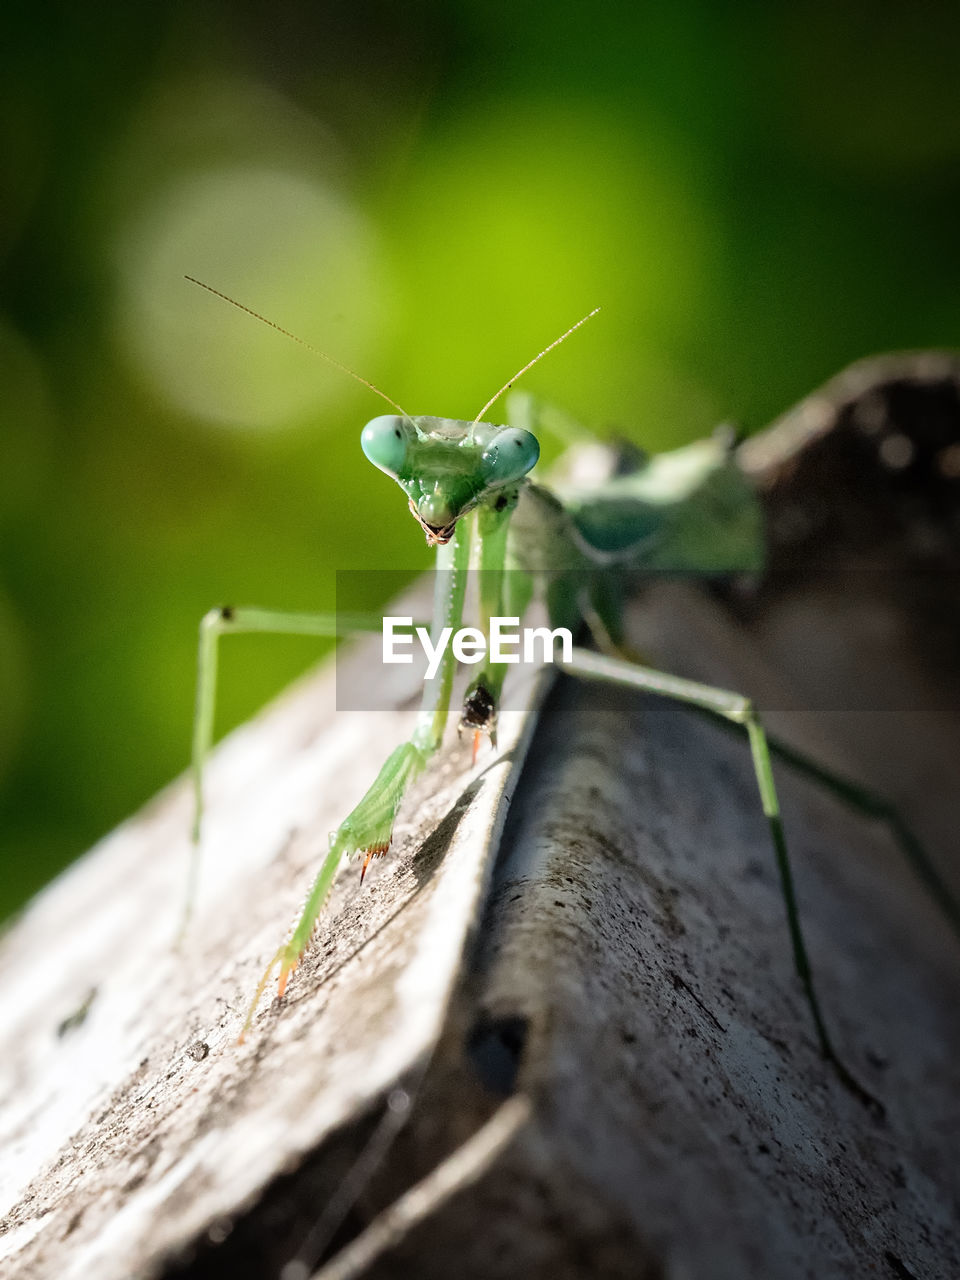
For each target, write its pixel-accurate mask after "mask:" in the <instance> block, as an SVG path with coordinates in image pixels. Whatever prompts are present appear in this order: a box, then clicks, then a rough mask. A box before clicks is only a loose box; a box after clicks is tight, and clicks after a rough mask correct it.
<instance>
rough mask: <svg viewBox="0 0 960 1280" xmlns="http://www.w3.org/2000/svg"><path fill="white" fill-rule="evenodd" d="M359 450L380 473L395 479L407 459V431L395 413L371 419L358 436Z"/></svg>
mask: <svg viewBox="0 0 960 1280" xmlns="http://www.w3.org/2000/svg"><path fill="white" fill-rule="evenodd" d="M360 448H361V449H362V450H363V452H364V453H365V454H366V456H367V457H368V458H369V460H370V461H371V462H372V463H373V465H374V466H375V467H379V468H380V470H381V471H385V472H386V473H387V475H388V476H392V477H393V478H394V480H396V479H397V477H398V476H399V474H400V472H401V471H402V469H403V464H404V462H405V461H406V457H407V429H406V424H405V423H404V421H403V419H402V418H401V417H399V416H398V415H397V414H395V413H385V414H383V415H381V417H379V418H371V420H370V421H369V422H368V423H367V425H366V426H365V427H364V428H363V431H362V432H361V434H360Z"/></svg>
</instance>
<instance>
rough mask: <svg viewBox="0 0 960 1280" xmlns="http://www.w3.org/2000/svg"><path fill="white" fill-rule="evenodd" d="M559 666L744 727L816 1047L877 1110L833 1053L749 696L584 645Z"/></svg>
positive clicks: (765, 747)
mask: <svg viewBox="0 0 960 1280" xmlns="http://www.w3.org/2000/svg"><path fill="white" fill-rule="evenodd" d="M561 665H562V668H563V669H564V670H565V671H567V672H569V673H570V674H571V675H576V676H580V677H582V678H584V679H587V680H599V681H603V682H606V683H612V684H616V685H621V686H626V687H628V688H634V689H640V690H643V691H644V692H647V693H654V694H657V695H659V696H661V697H665V698H671V699H674V700H675V701H679V702H683V703H686V704H687V705H690V706H694V707H697V708H699V709H701V710H703V711H706V712H708V713H709V714H711V715H712V716H716V717H719V718H720V719H722V720H726V721H728V722H730V723H732V724H735V725H739V726H741V727H742V728H743V729H745V730H746V733H747V737H748V740H749V743H750V754H751V757H752V760H753V769H754V774H755V775H756V780H757V787H758V790H759V792H760V800H761V804H762V806H763V812H764V816H765V817H766V820H767V825H768V828H769V831H770V838H771V843H772V845H773V851H774V856H775V859H776V864H777V871H778V873H779V877H780V888H781V892H782V894H783V900H784V905H785V907H786V914H787V925H788V928H789V931H790V941H791V945H792V948H793V959H794V965H795V967H796V971H797V975H798V976H799V978H800V982H801V984H802V986H803V991H804V995H805V997H806V1001H807V1005H808V1007H809V1009H810V1014H811V1016H812V1018H813V1023H814V1027H815V1028H816V1033H817V1039H818V1041H819V1044H820V1051H821V1053H822V1054H823V1056H824V1058H825V1059H826V1060H827V1061H828V1062H829V1063H830V1064H831V1066H832V1067H833V1069H834V1071H835V1072H836V1074H837V1076H838V1078H839V1080H840V1081H841V1083H842V1084H843V1085H844V1086H845V1087H846V1088H847V1089H849V1090H850V1091H851V1092H852V1093H853V1094H855V1095H856V1097H857V1098H858V1099H859V1100H860V1101H861V1102H863V1103H865V1104H866V1105H867V1106H869V1107H870V1109H871V1110H872V1111H874V1112H875V1113H877V1112H880V1113H882V1110H883V1108H882V1106H881V1104H880V1103H879V1102H877V1100H876V1099H875V1098H874V1097H873V1096H872V1095H871V1094H870V1093H868V1092H867V1090H866V1089H864V1088H863V1086H862V1085H861V1084H860V1083H859V1082H858V1081H857V1080H856V1079H855V1077H854V1076H853V1075H852V1074H851V1073H850V1071H849V1070H848V1069H847V1067H846V1066H845V1065H844V1063H843V1062H842V1060H841V1059H840V1057H839V1056H838V1054H837V1052H836V1050H835V1049H834V1047H833V1042H832V1040H831V1038H830V1034H829V1032H828V1030H827V1026H826V1023H825V1021H824V1017H823V1012H822V1010H821V1007H820V1000H819V997H818V995H817V990H816V987H815V985H814V980H813V971H812V969H811V965H810V958H809V955H808V953H807V946H806V943H805V941H804V937H803V930H802V928H801V924H800V913H799V910H798V907H797V898H796V892H795V889H794V883H793V871H792V869H791V866H790V857H789V853H788V850H787V841H786V836H785V834H784V830H783V822H782V819H781V815H780V802H779V800H778V797H777V792H776V787H775V785H774V780H773V768H772V765H771V761H770V747H769V744H768V742H767V736H766V733H765V731H764V729H763V726H762V725H761V723H760V721H759V719H758V717H757V714H756V712H755V710H754V708H753V705H752V703H751V702H750V699H749V698H745V697H743V696H742V695H741V694H738V693H731V692H729V691H728V690H726V689H717V688H713V687H712V686H710V685H704V684H699V683H697V682H696V681H693V680H685V679H682V678H681V677H679V676H671V675H667V674H666V673H664V672H661V671H655V670H653V669H652V668H650V667H645V666H642V665H640V664H636V663H633V662H630V661H628V660H627V659H625V658H617V657H611V656H609V655H606V654H599V653H593V652H591V651H590V650H587V649H580V648H574V649H573V651H572V653H571V656H570V661H569V662H563V663H562V664H561Z"/></svg>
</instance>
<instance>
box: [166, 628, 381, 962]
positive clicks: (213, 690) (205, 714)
mask: <svg viewBox="0 0 960 1280" xmlns="http://www.w3.org/2000/svg"><path fill="white" fill-rule="evenodd" d="M381 627H382V619H381V618H380V617H379V616H377V615H375V614H350V615H345V614H339V613H337V614H334V613H282V612H276V611H274V610H272V609H251V608H242V609H233V608H221V609H211V610H210V611H209V612H208V613H206V614H205V615H204V617H203V619H202V620H201V622H200V636H199V644H198V649H197V698H196V706H195V709H194V717H193V752H192V766H191V772H192V776H193V825H192V829H191V854H190V871H189V877H188V883H187V895H186V901H185V903H184V909H183V915H182V919H181V924H180V936H181V937H182V936H183V934H184V933H185V931H186V928H187V925H188V924H189V921H190V915H191V913H192V910H193V904H194V901H195V899H196V890H197V882H198V879H199V874H200V833H201V827H202V824H203V770H204V765H205V764H206V760H207V756H208V755H209V754H210V747H211V744H212V742H213V727H214V719H215V712H216V696H217V666H218V659H219V644H220V638H221V636H224V635H228V634H231V633H235V634H240V633H250V632H263V633H264V634H272V635H305V636H325V637H333V636H342V635H346V634H350V633H353V632H357V631H379V630H380V629H381Z"/></svg>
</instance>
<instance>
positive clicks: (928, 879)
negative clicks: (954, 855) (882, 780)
mask: <svg viewBox="0 0 960 1280" xmlns="http://www.w3.org/2000/svg"><path fill="white" fill-rule="evenodd" d="M767 744H768V746H769V747H770V751H771V752H772V754H773V755H775V756H777V757H778V758H779V759H781V760H782V761H783V762H784V764H788V765H790V767H791V768H793V769H795V770H796V771H797V773H799V774H802V775H803V776H804V777H806V778H809V779H810V780H811V781H813V782H816V783H818V784H819V785H820V786H822V787H824V788H825V789H826V790H827V791H829V792H830V794H831V795H834V796H836V797H837V799H838V800H841V801H843V803H844V804H846V805H847V806H848V807H849V808H850V809H852V810H853V811H854V812H855V813H859V814H862V815H863V817H865V818H871V819H873V820H874V821H876V822H880V823H882V824H883V825H884V826H885V827H886V828H887V830H888V832H889V833H890V836H891V837H892V839H893V841H894V843H895V844H896V845H897V846H898V848H899V849H900V851H901V853H902V854H903V856H904V858H905V860H906V862H907V865H908V866H909V867H910V870H911V871H912V872H913V874H914V875H915V876H916V878H917V880H918V881H919V882H920V884H922V885H923V887H924V889H925V890H926V891H927V893H928V894H929V896H930V898H931V899H932V900H933V902H934V903H935V904H936V905H937V907H938V908H939V909H940V912H941V914H942V915H943V917H944V919H945V920H946V922H947V924H948V925H949V926H950V928H951V929H952V930H953V932H954V933H955V934H956V936H957V938H960V902H958V901H957V898H956V897H955V895H954V894H953V893H952V892H951V890H950V889H949V887H948V886H947V884H946V882H945V881H944V880H943V878H942V876H941V875H940V873H939V871H937V869H936V867H935V866H934V864H933V861H932V859H931V858H930V855H929V854H928V853H927V851H926V849H925V848H924V846H923V844H922V843H921V841H920V840H919V838H918V837H917V835H916V834H915V832H914V831H913V828H912V827H911V826H910V825H909V823H908V822H907V821H906V819H905V818H904V817H903V815H902V813H901V812H900V810H899V809H898V808H897V806H896V805H894V804H892V803H891V802H890V801H889V800H887V799H885V798H884V797H883V796H882V795H880V794H879V793H878V792H876V791H873V790H871V788H869V787H865V786H862V785H861V784H860V783H859V782H853V781H852V780H851V779H850V778H846V777H844V776H843V775H842V774H839V773H835V772H834V771H833V770H832V769H828V768H826V766H824V765H822V764H820V763H819V761H816V760H812V759H811V758H810V757H809V756H807V755H805V754H804V753H803V752H802V751H797V750H796V748H794V747H791V746H790V745H789V744H788V743H786V742H783V741H781V740H780V739H779V738H775V737H774V736H773V735H772V734H768V735H767Z"/></svg>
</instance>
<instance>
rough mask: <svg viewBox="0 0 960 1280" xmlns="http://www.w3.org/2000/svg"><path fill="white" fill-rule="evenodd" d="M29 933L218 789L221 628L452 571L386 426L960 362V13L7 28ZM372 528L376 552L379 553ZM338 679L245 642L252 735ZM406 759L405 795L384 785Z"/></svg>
mask: <svg viewBox="0 0 960 1280" xmlns="http://www.w3.org/2000/svg"><path fill="white" fill-rule="evenodd" d="M3 26H4V30H3V36H2V40H0V153H2V156H3V166H2V183H3V188H2V192H0V866H2V883H0V915H3V914H5V913H8V912H9V911H10V910H12V909H13V908H15V907H16V906H17V904H18V903H19V902H21V901H22V900H23V899H24V898H25V897H26V896H27V895H28V894H29V893H31V892H33V891H34V890H35V889H36V888H38V887H39V886H40V885H41V884H42V883H43V882H44V881H45V880H46V879H48V878H49V877H50V876H51V875H53V874H54V873H56V872H57V871H58V870H59V869H60V868H62V867H63V866H64V865H65V864H66V863H67V862H68V861H69V860H70V859H71V858H73V857H74V856H76V855H77V854H78V853H80V852H81V851H82V850H83V849H84V848H85V847H86V846H87V845H89V844H90V843H91V842H92V841H93V840H94V839H96V838H97V837H98V836H100V835H102V834H103V833H104V832H106V831H107V830H109V829H110V828H111V826H113V825H114V824H115V823H116V822H118V821H119V820H120V819H121V818H123V817H124V816H126V815H127V814H129V813H130V812H131V811H132V810H133V809H134V808H136V806H138V805H139V804H141V803H142V802H143V801H144V800H146V799H147V798H148V797H149V796H150V795H151V794H152V793H153V792H154V791H156V789H157V788H158V787H160V786H161V785H163V784H164V783H165V782H167V781H168V780H169V779H170V778H171V777H172V776H173V775H174V774H176V773H177V772H178V771H179V770H181V769H182V768H183V767H184V766H185V765H186V762H187V758H188V743H189V736H190V718H191V704H192V697H193V664H194V644H195V633H196V624H197V621H198V619H199V618H200V616H201V614H202V613H203V612H204V611H205V610H206V609H207V608H208V607H209V606H210V605H212V604H216V603H223V602H231V603H236V604H241V603H255V604H260V605H264V606H275V607H283V608H290V609H298V608H299V609H317V608H329V607H332V603H333V586H334V571H335V570H336V569H338V568H350V567H364V566H369V567H376V568H392V567H400V568H414V567H416V566H422V565H425V564H427V563H428V552H427V550H426V548H425V546H424V544H423V538H422V535H421V534H420V533H419V532H418V530H417V528H416V527H415V525H414V523H413V521H412V520H411V519H410V518H409V516H408V514H407V512H406V509H405V504H404V501H403V499H402V496H401V495H400V494H399V493H398V491H397V490H396V488H395V487H394V486H393V485H392V483H391V482H390V481H389V480H388V479H387V478H386V477H384V476H381V475H379V474H378V473H376V472H374V471H372V470H371V469H370V468H369V466H368V465H367V464H366V463H365V461H364V460H363V458H362V456H361V454H360V450H359V447H358V433H359V428H360V426H361V425H362V423H363V422H364V421H366V419H367V418H369V417H371V416H373V415H374V414H376V413H378V412H379V411H380V409H381V407H382V406H381V404H380V403H379V402H378V401H377V400H376V399H375V398H374V397H372V396H370V395H369V393H367V392H365V391H364V390H363V389H362V388H360V387H357V386H355V385H354V384H352V383H351V382H350V381H349V380H348V379H346V378H343V377H341V376H340V375H339V374H337V373H336V372H335V371H333V370H331V369H330V368H328V367H326V366H324V365H323V364H322V362H320V361H317V360H315V359H313V358H311V357H310V356H309V355H308V354H307V353H305V352H304V351H303V350H301V349H300V348H298V347H296V346H295V345H294V344H293V343H290V342H287V341H285V340H284V339H282V338H280V337H279V336H278V335H276V334H272V333H271V332H270V331H269V330H267V329H265V328H264V327H263V326H260V325H257V324H256V323H255V322H253V321H252V320H249V319H247V318H246V317H244V316H242V315H240V314H238V313H237V312H234V311H232V310H231V309H230V308H228V307H227V306H225V305H224V304H223V303H220V302H218V301H217V300H216V299H214V298H211V297H210V296H209V295H206V294H203V293H201V291H200V290H198V289H196V288H195V287H194V286H191V285H189V284H187V283H186V282H185V281H184V280H183V278H182V277H183V274H184V273H185V272H189V273H190V274H193V275H196V276H199V277H200V278H202V279H204V280H207V281H209V282H210V283H211V284H213V285H215V286H217V287H218V288H220V289H223V290H225V291H227V292H228V293H231V294H233V295H234V296H235V297H237V298H239V299H241V300H243V301H244V302H246V303H247V304H248V305H250V306H252V307H255V308H258V309H259V310H261V311H264V312H266V313H267V314H268V315H270V316H271V317H272V318H274V319H275V320H277V321H278V322H279V323H280V324H283V325H285V326H287V327H288V328H291V329H293V330H295V331H296V332H297V333H299V334H300V335H302V336H303V337H304V338H305V339H307V340H308V341H311V342H314V343H316V344H318V345H320V346H322V347H324V348H326V349H327V350H329V351H330V352H331V353H333V354H335V355H337V356H338V357H339V358H340V359H342V360H344V361H345V362H346V363H348V364H350V365H352V366H353V367H355V368H357V369H359V370H360V371H361V372H363V373H364V374H365V375H366V376H368V377H369V378H371V379H372V380H373V381H375V382H377V383H378V384H379V385H381V386H382V387H383V388H384V389H385V390H386V391H388V392H389V394H390V395H391V396H392V397H394V398H395V399H396V400H398V401H399V402H400V403H401V404H403V405H404V406H405V407H406V408H407V409H408V410H410V411H412V412H427V413H437V414H446V415H450V416H464V417H472V416H473V415H474V413H475V412H476V411H477V410H478V409H479V407H480V405H481V404H482V403H483V402H484V401H485V400H486V399H487V397H488V396H489V395H490V394H491V393H492V392H493V390H495V388H496V387H497V386H498V385H499V384H500V383H501V382H502V381H503V380H504V379H505V378H506V377H508V376H509V374H510V373H512V372H513V371H514V370H515V369H516V368H517V367H518V366H519V365H520V364H521V363H523V362H524V361H525V360H526V359H527V358H528V357H529V356H530V355H532V354H533V353H534V352H535V351H537V350H538V349H539V348H540V347H542V346H543V345H545V344H546V343H547V342H549V341H550V340H552V338H553V337H555V336H556V335H557V334H558V333H559V332H560V331H561V330H562V329H564V328H565V327H566V326H567V325H569V324H570V323H571V322H572V321H573V320H575V319H576V318H577V317H578V316H580V315H582V314H583V313H584V312H586V311H587V310H589V309H590V308H591V307H592V306H595V305H597V304H600V305H602V307H603V312H602V314H601V315H600V316H599V317H598V318H597V319H596V320H594V321H591V323H590V325H588V326H587V327H586V328H585V329H584V330H583V331H582V332H581V333H579V334H578V335H577V336H576V337H575V338H574V339H573V340H571V341H570V342H569V343H568V344H567V345H566V346H565V347H564V348H563V349H562V350H561V351H559V352H557V353H556V354H555V355H553V356H551V357H550V359H549V360H548V361H545V362H544V363H543V364H542V365H541V366H539V367H538V368H537V369H536V370H535V371H534V372H533V373H532V374H531V375H530V376H529V381H528V385H529V386H530V387H531V388H532V389H534V390H537V391H539V392H540V393H541V394H543V395H545V396H548V397H550V398H551V399H553V400H554V401H556V402H557V403H559V404H561V405H562V406H564V407H565V408H567V409H568V410H570V411H571V412H572V413H574V414H576V415H578V416H579V417H580V418H582V419H583V420H584V421H585V422H587V423H588V424H591V425H594V426H596V427H598V428H604V427H607V426H615V427H617V428H618V429H619V430H621V431H624V432H629V433H630V434H632V435H633V436H634V437H635V438H636V439H637V440H638V441H640V442H642V443H643V444H645V445H647V446H652V447H662V446H665V445H669V444H672V443H679V442H681V441H683V440H686V439H690V438H692V437H694V436H696V435H698V434H702V433H703V432H705V431H707V430H708V429H709V428H710V427H711V426H712V425H713V424H714V423H715V422H716V421H717V420H719V419H721V418H726V419H730V418H733V419H736V420H739V421H740V422H742V423H743V424H744V425H746V426H748V427H756V426H759V425H761V424H762V423H763V422H764V421H765V420H767V419H769V418H770V417H772V416H773V415H775V414H776V413H777V412H779V411H780V410H781V409H783V408H785V407H786V406H787V405H788V404H789V403H790V402H792V401H794V400H796V399H798V398H800V397H801V396H802V395H804V394H805V393H806V392H808V391H810V390H811V389H812V388H813V387H814V386H815V385H816V384H817V383H818V382H820V381H822V380H823V379H825V378H826V377H827V376H829V375H830V374H832V373H833V372H835V371H836V370H837V369H839V368H840V366H842V365H843V364H844V363H846V362H848V361H849V360H852V359H854V358H856V357H858V356H862V355H865V354H868V353H871V352H875V351H878V350H881V349H885V348H894V347H921V346H928V345H929V346H945V345H948V346H955V345H958V344H960V309H958V298H960V249H958V236H957V231H958V207H960V103H958V97H960V87H958V76H957V63H956V50H957V49H958V48H960V7H958V6H957V5H956V3H954V2H951V3H928V4H924V5H922V6H920V7H918V8H917V7H911V8H908V7H905V6H902V5H899V4H892V3H889V2H886V3H883V2H881V3H874V4H872V5H856V6H854V5H845V4H843V3H840V4H837V3H830V2H829V0H813V2H810V0H795V2H794V3H791V4H790V5H771V4H770V3H737V4H726V5H717V4H716V3H708V2H706V0H700V2H698V0H677V2H676V3H673V4H671V5H656V6H654V5H647V6H644V5H637V4H631V5H621V4H605V5H586V4H582V3H571V2H570V0H555V3H554V4H552V5H551V6H541V5H525V4H523V3H519V4H518V3H512V4H506V3H501V2H500V0H486V2H481V0H413V2H411V3H408V4H405V5H396V4H392V3H383V2H381V3H372V4H362V3H344V2H343V0H326V3H323V4H316V3H306V0H295V2H294V3H287V4H282V5H275V4H265V3H261V4H258V3H251V2H249V0H247V2H243V0H241V2H240V3H237V2H236V0H234V2H232V3H227V0H201V2H200V3H190V4H186V3H177V2H172V3H171V2H161V0H153V2H150V0H130V2H129V3H128V4H127V5H125V6H123V7H122V8H121V7H120V6H113V5H106V6H102V7H97V6H85V5H76V4H66V3H62V2H61V3H50V4H47V5H43V6H39V5H29V6H28V5H21V4H20V3H19V0H14V2H13V3H12V4H8V5H7V6H5V12H4V19H3ZM371 517H372V523H371ZM318 651H319V648H318V645H317V644H316V642H311V641H305V640H299V641H281V640H272V639H263V638H256V639H249V640H248V639H241V638H238V639H236V640H234V641H232V642H231V643H230V646H229V653H228V654H227V655H226V658H225V664H224V679H223V699H222V704H221V705H222V712H223V714H222V717H221V721H220V723H221V726H222V727H223V728H226V727H228V726H229V725H231V724H234V723H236V722H237V721H238V720H240V719H242V718H244V717H246V716H247V715H249V714H250V713H251V712H252V711H253V710H254V709H255V708H256V707H257V706H258V705H259V704H260V703H262V702H263V701H264V699H266V698H267V697H269V696H270V695H271V694H272V693H274V692H275V691H277V690H278V689H279V688H280V687H281V686H282V685H283V684H284V683H286V682H287V681H288V680H289V679H290V678H291V677H292V676H293V675H294V674H295V673H296V672H298V671H300V670H302V669H303V667H304V666H306V665H307V664H308V663H309V662H310V661H312V660H313V658H314V657H315V656H316V655H317V653H318ZM374 763H377V762H374Z"/></svg>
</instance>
